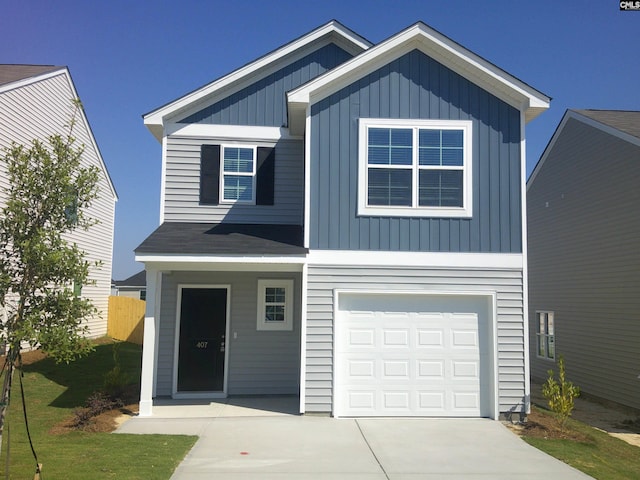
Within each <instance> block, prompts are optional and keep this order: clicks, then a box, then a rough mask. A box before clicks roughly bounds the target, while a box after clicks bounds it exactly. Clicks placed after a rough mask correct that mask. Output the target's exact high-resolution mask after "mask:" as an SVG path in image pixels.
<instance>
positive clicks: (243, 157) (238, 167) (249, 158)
mask: <svg viewBox="0 0 640 480" xmlns="http://www.w3.org/2000/svg"><path fill="white" fill-rule="evenodd" d="M224 171H225V172H235V173H252V172H253V149H251V148H236V147H225V149H224Z"/></svg>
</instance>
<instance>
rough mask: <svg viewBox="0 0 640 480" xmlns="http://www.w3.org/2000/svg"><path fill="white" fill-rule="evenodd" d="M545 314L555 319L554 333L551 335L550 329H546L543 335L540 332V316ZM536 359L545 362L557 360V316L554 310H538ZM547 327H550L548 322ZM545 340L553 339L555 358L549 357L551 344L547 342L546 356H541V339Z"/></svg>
mask: <svg viewBox="0 0 640 480" xmlns="http://www.w3.org/2000/svg"><path fill="white" fill-rule="evenodd" d="M541 314H544V315H547V317H548V316H549V315H551V316H552V317H553V333H549V331H548V327H547V328H546V331H545V332H544V333H543V332H541V331H540V315H541ZM535 321H536V357H538V358H541V359H543V360H549V361H551V362H553V361H555V359H556V316H555V312H553V311H552V310H536V320H535ZM547 325H548V321H547ZM543 337H544V338H545V340H547V339H549V338H552V339H553V356H550V355H549V347H548V345H549V342H548V341H545V351H544V355H540V339H541V338H543Z"/></svg>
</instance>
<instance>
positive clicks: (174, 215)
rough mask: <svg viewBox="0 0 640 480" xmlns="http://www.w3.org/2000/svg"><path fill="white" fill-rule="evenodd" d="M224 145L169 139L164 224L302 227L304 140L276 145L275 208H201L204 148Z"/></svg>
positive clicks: (205, 140) (200, 139)
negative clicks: (252, 224)
mask: <svg viewBox="0 0 640 480" xmlns="http://www.w3.org/2000/svg"><path fill="white" fill-rule="evenodd" d="M238 141H240V142H242V139H238ZM222 143H229V142H228V141H221V140H216V139H211V138H206V137H185V136H178V135H171V136H169V137H168V138H167V152H166V173H165V193H164V220H165V221H167V222H206V223H217V222H222V221H223V220H224V221H225V222H230V223H277V224H289V225H300V224H302V213H303V212H302V208H303V202H304V193H303V187H304V177H303V166H304V165H303V164H304V160H303V149H304V145H303V143H302V141H300V140H281V141H278V142H277V143H276V146H275V148H276V163H275V193H274V203H275V204H274V205H258V206H256V205H253V206H252V205H235V206H234V205H224V204H223V205H200V148H201V146H202V145H217V144H222ZM243 143H247V144H253V143H255V142H252V141H247V142H243ZM262 144H264V143H260V145H262ZM264 145H267V144H264Z"/></svg>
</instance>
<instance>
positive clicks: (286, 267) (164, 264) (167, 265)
mask: <svg viewBox="0 0 640 480" xmlns="http://www.w3.org/2000/svg"><path fill="white" fill-rule="evenodd" d="M135 260H136V262H141V263H144V265H145V268H146V269H147V270H149V269H150V268H151V269H154V270H160V271H212V270H213V271H236V272H237V271H244V272H258V271H264V272H273V271H283V272H298V271H302V267H303V265H304V264H305V263H306V261H307V254H306V253H305V254H300V255H205V254H202V255H168V254H157V253H149V254H136V256H135Z"/></svg>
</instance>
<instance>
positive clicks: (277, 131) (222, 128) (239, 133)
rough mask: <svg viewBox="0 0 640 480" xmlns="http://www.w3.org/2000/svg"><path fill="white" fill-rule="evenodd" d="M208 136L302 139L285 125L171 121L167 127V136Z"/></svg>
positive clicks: (275, 139)
mask: <svg viewBox="0 0 640 480" xmlns="http://www.w3.org/2000/svg"><path fill="white" fill-rule="evenodd" d="M170 135H175V136H182V137H208V138H216V139H220V140H238V139H241V140H245V141H248V140H251V141H261V140H262V141H265V142H276V141H278V140H301V139H302V136H300V135H291V132H289V129H287V128H283V127H259V126H246V125H214V124H202V123H190V124H185V123H170V124H168V125H167V126H166V127H165V136H170Z"/></svg>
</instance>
